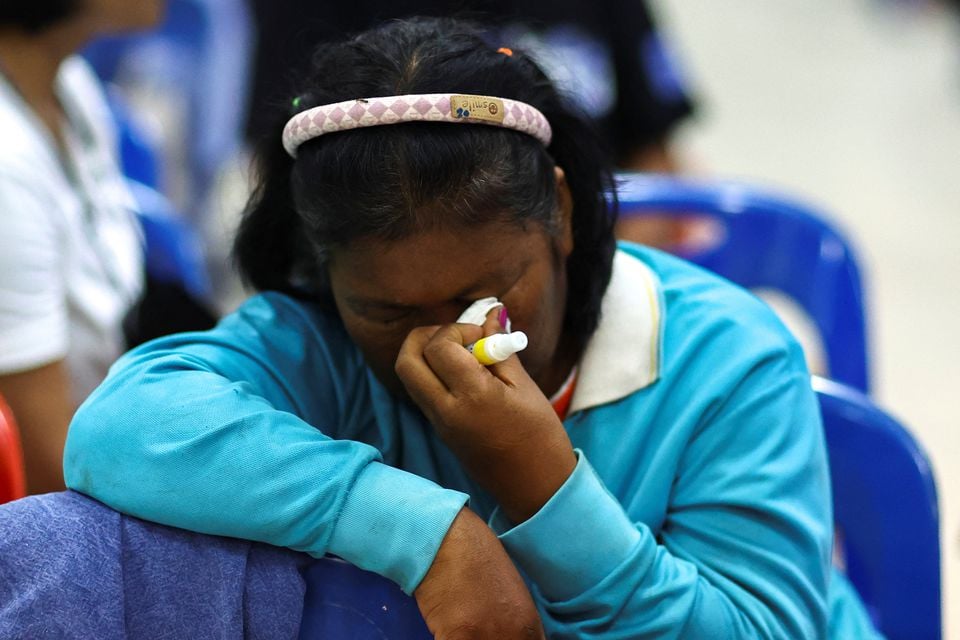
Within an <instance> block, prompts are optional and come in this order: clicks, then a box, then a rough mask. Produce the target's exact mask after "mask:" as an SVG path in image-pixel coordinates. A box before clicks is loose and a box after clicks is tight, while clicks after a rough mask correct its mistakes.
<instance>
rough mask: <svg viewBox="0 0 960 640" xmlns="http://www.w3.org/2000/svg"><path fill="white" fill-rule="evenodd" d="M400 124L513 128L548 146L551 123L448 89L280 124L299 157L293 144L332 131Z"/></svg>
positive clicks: (525, 110) (350, 104)
mask: <svg viewBox="0 0 960 640" xmlns="http://www.w3.org/2000/svg"><path fill="white" fill-rule="evenodd" d="M398 122H456V123H466V124H487V125H491V126H494V127H504V128H506V129H514V130H515V131H520V132H523V133H526V134H528V135H531V136H533V137H534V138H536V139H537V140H539V141H540V142H542V143H543V145H544V146H549V145H550V139H551V137H552V135H553V134H552V131H551V129H550V123H549V122H547V119H546V117H544V115H543V114H542V113H540V111H538V110H537V109H535V108H534V107H531V106H530V105H528V104H526V103H524V102H517V101H516V100H510V99H508V98H491V97H490V96H473V95H458V94H450V93H430V94H423V95H419V94H415V95H405V96H389V97H383V98H358V99H356V100H347V101H345V102H337V103H334V104H325V105H322V106H319V107H313V108H312V109H307V110H306V111H302V112H300V113H298V114H297V115H295V116H293V117H292V118H290V120H289V121H288V122H287V126H285V127H284V128H283V148H284V149H286V150H287V153H289V154H290V156H291V157H293V158H296V157H297V147H299V146H300V145H301V144H303V143H304V142H306V141H307V140H311V139H313V138H317V137H319V136H322V135H324V134H327V133H334V132H335V131H346V130H348V129H357V128H359V127H377V126H380V125H385V124H396V123H398Z"/></svg>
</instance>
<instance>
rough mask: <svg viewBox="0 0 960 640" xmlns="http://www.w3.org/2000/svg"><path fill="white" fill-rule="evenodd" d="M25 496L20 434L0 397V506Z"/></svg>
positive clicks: (24, 475) (25, 479) (25, 484)
mask: <svg viewBox="0 0 960 640" xmlns="http://www.w3.org/2000/svg"><path fill="white" fill-rule="evenodd" d="M26 495H27V475H26V471H24V468H23V448H22V447H21V446H20V432H19V431H17V423H16V422H15V421H14V419H13V413H12V412H11V411H10V407H8V406H7V403H6V402H5V401H4V399H3V396H0V504H3V503H4V502H11V501H13V500H17V499H19V498H23V497H24V496H26Z"/></svg>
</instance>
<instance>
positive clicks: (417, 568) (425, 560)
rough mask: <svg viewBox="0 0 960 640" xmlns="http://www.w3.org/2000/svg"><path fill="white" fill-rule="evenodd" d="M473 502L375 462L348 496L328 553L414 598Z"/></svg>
mask: <svg viewBox="0 0 960 640" xmlns="http://www.w3.org/2000/svg"><path fill="white" fill-rule="evenodd" d="M468 498H469V496H467V494H465V493H460V492H459V491H453V490H450V489H444V488H442V487H440V486H438V485H437V484H435V483H434V482H431V481H430V480H426V479H424V478H421V477H420V476H417V475H414V474H412V473H408V472H406V471H401V470H400V469H396V468H394V467H391V466H388V465H385V464H382V463H379V462H372V463H370V464H369V465H367V467H366V468H365V469H364V470H363V472H362V473H361V474H360V475H359V476H358V477H357V480H356V482H355V483H354V485H353V488H352V489H351V490H350V492H349V493H348V494H347V498H346V500H345V501H344V505H343V509H342V510H341V512H340V517H339V518H338V519H337V523H336V525H335V526H334V528H333V535H332V536H331V538H330V544H329V545H328V547H327V551H328V552H329V553H332V554H334V555H337V556H340V557H341V558H343V559H344V560H346V561H348V562H350V563H352V564H354V565H356V566H358V567H360V568H361V569H366V570H367V571H373V572H374V573H378V574H380V575H382V576H386V577H387V578H389V579H391V580H393V581H394V582H396V583H397V584H398V585H400V588H401V589H403V591H404V592H406V593H407V594H412V593H413V590H414V589H416V588H417V586H418V585H419V584H420V581H421V580H423V576H425V575H426V573H427V570H428V569H429V568H430V565H431V564H433V559H434V558H435V557H436V555H437V550H438V549H439V548H440V543H441V542H443V538H444V536H446V535H447V531H448V530H449V529H450V525H451V524H452V523H453V519H454V518H456V517H457V514H458V513H460V510H461V509H462V508H463V506H464V505H465V504H466V503H467V500H468Z"/></svg>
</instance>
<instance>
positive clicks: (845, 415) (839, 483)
mask: <svg viewBox="0 0 960 640" xmlns="http://www.w3.org/2000/svg"><path fill="white" fill-rule="evenodd" d="M813 387H814V390H815V391H816V393H817V397H818V399H819V401H820V410H821V413H822V415H823V423H824V430H825V433H826V440H827V451H828V453H829V456H830V475H831V485H832V487H833V502H834V520H835V522H836V525H837V528H838V530H839V534H840V535H839V536H838V542H839V543H840V544H841V552H842V555H843V558H844V560H845V564H846V573H847V576H848V577H849V578H850V581H851V582H852V583H853V585H854V586H855V587H856V589H857V591H858V592H859V593H860V596H861V598H862V599H863V601H864V604H865V605H866V606H867V610H868V611H869V612H870V614H871V616H872V617H873V619H874V622H875V624H876V626H877V628H878V629H879V630H880V631H881V632H882V633H883V634H884V635H885V636H886V637H887V638H888V640H939V639H940V633H941V621H940V607H941V605H940V529H939V516H938V512H937V492H936V485H935V484H934V478H933V473H932V471H931V468H930V463H929V462H928V460H927V457H926V455H924V452H923V451H922V450H921V449H920V447H919V445H918V444H917V442H916V441H915V440H914V439H913V438H912V437H911V435H910V433H909V432H908V431H907V429H906V428H904V427H903V425H901V424H900V423H899V422H897V420H896V419H894V418H893V417H891V416H890V415H889V414H887V413H885V412H884V411H883V410H881V409H879V408H878V407H877V406H876V405H875V404H874V403H873V402H872V401H871V400H870V398H868V397H867V396H866V395H864V394H863V393H861V392H859V391H857V390H856V389H853V388H852V387H849V386H846V385H843V384H840V383H837V382H833V381H830V380H826V379H824V378H820V377H817V376H814V378H813Z"/></svg>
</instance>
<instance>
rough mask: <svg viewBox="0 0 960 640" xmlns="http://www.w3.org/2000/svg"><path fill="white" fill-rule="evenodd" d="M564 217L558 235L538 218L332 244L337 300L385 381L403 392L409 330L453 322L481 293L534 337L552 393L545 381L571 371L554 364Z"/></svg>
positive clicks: (567, 244)
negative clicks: (402, 354)
mask: <svg viewBox="0 0 960 640" xmlns="http://www.w3.org/2000/svg"><path fill="white" fill-rule="evenodd" d="M564 188H565V187H564ZM561 202H564V200H563V199H562V198H561ZM566 202H569V199H567V200H566ZM567 207H568V208H569V205H567ZM561 208H563V207H561ZM563 220H564V221H565V222H564V223H563V226H564V228H563V229H562V230H561V232H560V233H556V234H551V233H548V232H547V231H546V230H544V229H543V228H542V227H541V226H540V225H539V224H531V225H528V227H527V228H521V227H520V226H518V225H517V224H515V223H501V222H493V223H487V224H483V225H479V226H475V227H469V228H465V229H464V228H460V229H437V230H435V231H427V232H423V233H420V234H417V235H414V236H412V237H410V238H406V239H403V240H398V241H382V240H370V239H368V240H360V241H357V242H354V243H352V244H351V245H349V246H348V247H346V248H343V249H340V250H337V251H335V252H334V253H333V255H332V259H331V261H330V264H329V274H330V282H331V285H332V289H333V297H334V300H335V301H336V305H337V309H338V311H339V313H340V317H341V318H342V319H343V322H344V324H345V325H346V328H347V331H348V332H349V333H350V336H351V337H352V338H353V341H354V342H355V343H356V344H357V346H359V348H360V350H361V351H362V352H363V355H364V357H365V358H366V361H367V363H368V364H369V365H370V367H371V368H372V369H373V371H374V373H375V374H376V375H377V377H378V378H379V379H380V381H381V382H383V383H384V384H385V385H386V386H387V387H388V388H389V389H391V390H392V391H394V392H400V393H402V390H403V387H402V385H401V384H400V381H399V379H398V378H397V377H396V375H395V374H394V370H393V366H394V362H395V360H396V358H397V353H398V352H399V351H400V346H401V344H402V343H403V341H404V339H405V338H406V337H407V334H408V333H410V331H411V330H412V329H414V328H415V327H421V326H428V325H440V324H447V323H451V322H455V321H456V320H457V317H458V316H459V315H460V314H461V313H462V312H463V310H464V309H466V308H467V307H468V306H469V305H470V303H472V302H473V301H474V300H477V299H479V298H485V297H488V296H495V297H497V298H499V299H500V301H501V302H503V303H504V305H505V306H506V308H507V311H508V313H509V315H510V320H511V322H512V324H513V326H512V329H513V330H514V331H517V330H520V331H524V332H526V334H527V335H528V337H529V339H530V345H529V346H528V347H527V349H526V350H525V351H523V352H522V353H520V360H521V361H522V362H523V364H524V366H525V367H526V369H527V372H528V373H529V374H530V376H531V377H532V378H533V379H534V380H535V381H536V382H537V383H538V384H539V385H540V387H541V389H543V390H544V391H545V393H551V392H552V391H554V389H550V388H544V387H545V386H550V385H551V384H552V380H554V379H555V378H557V376H558V375H560V376H562V375H565V373H566V372H560V373H557V372H555V371H552V370H553V369H555V368H556V367H557V366H558V358H557V357H556V354H557V352H558V348H557V347H558V344H559V343H560V337H561V329H562V326H563V317H564V309H565V308H566V299H567V296H566V294H567V277H566V267H565V265H566V259H567V256H568V255H569V254H570V251H571V250H572V248H573V243H572V239H571V238H572V234H571V232H570V225H569V211H567V212H566V213H565V214H564V215H563ZM560 380H562V377H561V378H560Z"/></svg>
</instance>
